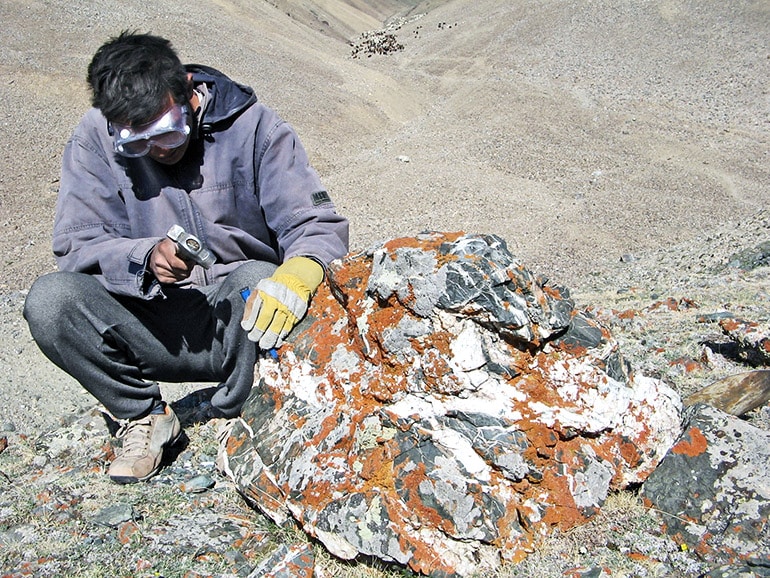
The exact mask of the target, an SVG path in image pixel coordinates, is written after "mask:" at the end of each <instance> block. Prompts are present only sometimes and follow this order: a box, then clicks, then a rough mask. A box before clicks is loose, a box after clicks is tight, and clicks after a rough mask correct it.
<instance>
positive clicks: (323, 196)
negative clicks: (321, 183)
mask: <svg viewBox="0 0 770 578" xmlns="http://www.w3.org/2000/svg"><path fill="white" fill-rule="evenodd" d="M331 202H332V200H331V198H329V193H327V192H326V191H318V192H317V193H313V206H314V207H317V206H318V205H325V204H326V203H331Z"/></svg>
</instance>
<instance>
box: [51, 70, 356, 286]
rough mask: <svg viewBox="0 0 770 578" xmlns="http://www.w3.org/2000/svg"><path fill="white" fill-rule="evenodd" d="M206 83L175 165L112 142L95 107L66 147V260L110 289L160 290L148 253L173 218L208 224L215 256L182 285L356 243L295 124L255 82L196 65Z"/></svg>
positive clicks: (198, 229)
mask: <svg viewBox="0 0 770 578" xmlns="http://www.w3.org/2000/svg"><path fill="white" fill-rule="evenodd" d="M188 70H190V71H191V72H192V73H193V83H194V84H195V85H196V86H198V87H200V88H203V89H204V90H205V91H207V92H208V98H207V103H206V106H205V109H203V110H202V113H201V114H200V115H199V116H198V122H197V126H196V127H195V128H194V129H193V131H194V132H193V138H192V140H191V142H190V146H189V148H188V151H187V153H186V154H185V156H184V158H183V159H182V160H181V161H180V162H179V163H177V164H176V165H172V166H165V165H162V164H159V163H156V162H155V161H153V160H152V159H150V158H148V157H139V158H133V159H130V158H125V157H121V156H119V155H118V154H116V153H115V152H114V151H113V144H112V137H110V135H109V134H108V130H107V121H106V119H105V118H104V116H103V115H102V114H101V112H100V111H99V110H97V109H91V110H90V111H89V112H88V113H86V115H85V116H84V117H83V119H82V120H81V122H80V124H79V125H78V127H77V128H76V129H75V131H74V134H73V135H72V137H71V139H70V140H69V142H68V143H67V146H66V148H65V150H64V157H63V162H62V176H61V183H60V185H61V186H60V190H59V197H58V202H57V206H56V218H55V222H54V233H53V250H54V255H55V256H56V259H57V263H58V265H59V268H60V269H62V270H65V271H80V272H84V273H89V274H92V275H95V276H96V277H97V278H98V279H99V280H100V282H101V283H102V284H103V285H104V286H105V287H106V288H107V290H109V291H110V292H112V293H117V294H122V295H130V296H134V297H142V298H152V297H154V296H157V295H159V294H161V288H160V287H159V286H158V284H157V282H153V281H152V276H151V275H150V274H149V273H148V270H147V263H148V259H149V255H150V252H151V251H152V248H153V247H154V246H155V244H156V243H157V242H158V241H160V240H161V239H162V238H163V237H164V236H165V234H166V231H168V229H169V227H171V225H174V224H179V225H181V226H182V227H184V229H185V230H186V231H187V232H189V233H192V234H194V235H196V236H198V237H199V238H200V239H201V240H202V241H203V242H204V243H205V244H206V245H207V246H208V247H209V249H211V251H212V252H213V253H214V255H215V256H216V258H217V262H216V263H215V264H214V265H213V266H212V267H211V269H209V270H204V269H203V268H202V267H200V266H196V267H195V268H194V270H193V272H192V275H191V276H190V278H189V279H188V280H186V281H185V282H183V283H182V284H183V285H191V286H203V285H208V284H210V283H214V282H217V281H220V280H222V278H223V277H224V276H226V275H227V274H228V273H229V272H230V271H232V270H233V269H235V268H236V267H238V266H239V265H240V264H241V263H243V262H245V261H248V260H261V261H270V262H273V263H276V264H278V263H281V262H283V261H285V260H286V259H288V258H290V257H294V256H298V255H302V256H306V257H311V258H313V259H315V260H317V261H319V262H320V263H322V264H323V265H324V266H325V265H327V264H328V263H329V262H330V261H332V260H334V259H336V258H339V257H342V256H343V255H345V253H346V252H347V250H348V222H347V219H345V218H344V217H342V216H340V215H338V214H337V213H336V211H335V208H334V205H333V203H332V201H331V200H330V198H329V196H328V195H327V194H326V192H325V190H324V188H323V185H322V184H321V182H320V179H319V178H318V175H317V174H316V172H315V171H314V170H313V168H312V167H311V166H310V164H309V161H308V158H307V154H306V152H305V149H304V148H303V146H302V144H301V143H300V141H299V139H298V137H297V135H296V133H295V132H294V130H293V129H292V127H291V126H289V125H288V124H287V123H286V122H284V121H283V120H282V119H281V118H279V117H278V115H277V114H276V113H275V112H274V111H273V110H271V109H269V108H268V107H266V106H264V105H263V104H261V103H259V102H257V99H256V97H255V96H254V92H253V91H252V89H251V88H249V87H246V86H243V85H240V84H237V83H235V82H234V81H232V80H230V79H229V78H227V77H226V76H224V75H223V74H222V73H220V72H218V71H216V70H214V69H212V68H208V67H203V66H199V65H191V66H188Z"/></svg>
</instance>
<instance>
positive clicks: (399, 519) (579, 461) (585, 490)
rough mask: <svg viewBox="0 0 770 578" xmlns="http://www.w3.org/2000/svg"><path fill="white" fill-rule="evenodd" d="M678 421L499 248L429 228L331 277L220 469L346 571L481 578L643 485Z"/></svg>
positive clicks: (605, 336) (235, 433) (659, 395)
mask: <svg viewBox="0 0 770 578" xmlns="http://www.w3.org/2000/svg"><path fill="white" fill-rule="evenodd" d="M680 413H681V402H680V400H679V397H678V395H677V394H676V393H675V392H674V391H672V390H671V389H669V388H668V387H667V386H665V385H664V384H663V383H662V382H660V381H658V380H654V379H650V378H647V377H644V376H642V375H638V374H633V373H632V372H630V371H629V370H628V368H627V367H626V364H625V363H624V362H623V359H622V357H621V354H620V352H619V351H618V346H617V344H616V342H615V341H614V340H613V339H612V337H611V336H610V334H609V333H608V331H607V330H606V329H604V328H603V327H601V326H600V325H598V324H597V322H595V321H594V320H593V319H592V318H591V317H590V315H588V314H587V313H584V312H580V311H578V310H577V309H576V308H575V306H574V303H573V302H572V300H571V299H570V297H569V294H568V292H567V291H566V290H565V289H563V288H560V287H557V286H553V285H550V284H549V283H547V282H546V281H545V280H543V279H539V278H537V277H536V276H534V275H533V274H532V273H531V272H529V271H528V270H527V269H525V268H524V267H523V266H522V265H521V263H519V262H518V261H517V260H516V259H515V258H514V257H513V256H512V255H511V254H510V252H509V251H508V249H507V247H506V245H505V243H504V242H503V241H502V240H501V239H500V238H498V237H495V236H466V235H462V234H459V233H458V234H438V233H431V234H424V235H421V236H418V237H416V238H403V239H395V240H392V241H389V242H387V243H384V244H382V245H379V246H376V247H374V248H372V249H371V250H369V251H366V252H364V253H361V254H358V255H352V256H349V257H348V258H346V259H344V260H342V261H341V262H338V263H335V265H334V266H333V267H332V269H331V271H330V273H329V278H328V283H327V284H325V285H324V286H323V287H322V288H321V289H320V290H319V292H318V294H317V295H316V297H315V299H314V300H313V304H312V306H311V308H310V311H309V313H308V316H307V318H306V319H305V321H304V322H303V323H302V324H301V325H300V326H299V327H298V328H297V329H296V330H295V331H294V333H293V337H292V340H291V342H290V343H287V344H286V345H284V346H283V347H282V348H281V349H280V350H279V355H278V359H277V360H276V359H273V358H271V357H269V356H266V357H265V359H263V360H261V361H260V363H259V365H258V368H257V373H256V383H255V387H254V389H253V391H252V394H251V396H250V398H249V400H248V401H247V403H246V405H245V407H244V410H243V413H242V417H241V418H240V419H239V420H238V421H237V422H236V423H235V425H234V426H233V429H232V431H231V434H230V437H229V439H228V440H227V444H226V452H225V456H224V458H225V459H224V462H225V464H224V467H225V470H226V471H227V472H228V473H229V474H230V475H231V476H232V478H233V479H234V480H235V482H236V483H237V485H238V486H239V488H240V490H241V491H242V493H243V494H244V495H245V496H247V497H248V498H249V499H250V500H252V501H253V502H254V503H255V504H256V506H257V507H258V508H259V509H260V510H261V511H263V512H264V513H265V514H267V515H268V516H270V517H271V518H272V519H273V520H275V521H276V522H279V523H282V522H284V521H286V520H287V519H289V518H294V519H295V520H296V521H297V522H298V523H299V525H300V526H301V527H302V528H303V529H304V530H305V531H306V532H307V533H308V534H310V535H311V536H313V537H315V538H316V539H318V540H319V541H320V542H322V543H323V544H324V545H325V546H326V548H328V550H329V551H330V552H332V553H333V554H335V555H337V556H339V557H342V558H345V559H350V558H353V557H355V556H357V555H359V554H365V555H369V556H375V557H378V558H380V559H382V560H385V561H395V562H398V563H401V564H405V565H408V566H409V567H411V568H412V569H413V570H415V571H418V572H422V573H425V574H430V575H434V576H444V575H468V574H471V573H473V572H477V571H480V570H487V569H492V568H494V567H496V566H497V565H499V563H500V561H501V560H512V561H517V560H521V559H522V558H523V557H524V556H526V554H527V552H530V551H531V550H532V549H533V547H534V546H535V545H536V543H537V542H538V540H540V539H541V538H542V537H543V536H546V535H547V534H548V533H549V532H551V531H552V530H553V529H554V528H559V529H562V530H567V529H569V528H571V527H573V526H575V525H576V524H581V523H583V522H585V521H587V520H588V519H589V518H590V517H591V516H593V515H594V514H595V513H596V512H597V511H598V508H600V507H601V505H602V504H603V502H604V500H605V498H606V497H607V494H608V492H609V491H611V490H613V489H617V488H623V487H625V486H627V485H628V484H636V483H639V482H641V481H643V480H644V479H645V478H646V477H647V476H648V475H649V474H650V473H651V472H652V471H653V470H654V469H655V467H656V466H657V464H658V462H659V461H660V460H661V459H662V458H663V456H664V455H665V453H666V451H667V450H668V449H669V447H671V446H672V445H673V443H674V440H675V439H676V438H677V436H678V435H679V434H680V428H681V425H680V422H681V416H680Z"/></svg>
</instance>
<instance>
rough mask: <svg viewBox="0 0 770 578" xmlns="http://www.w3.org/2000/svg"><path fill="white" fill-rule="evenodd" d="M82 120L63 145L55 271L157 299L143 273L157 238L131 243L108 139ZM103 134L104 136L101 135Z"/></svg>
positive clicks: (112, 289)
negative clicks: (89, 277) (86, 276)
mask: <svg viewBox="0 0 770 578" xmlns="http://www.w3.org/2000/svg"><path fill="white" fill-rule="evenodd" d="M88 126H89V125H88V123H87V121H86V120H85V119H84V121H83V122H81V125H80V126H79V127H78V129H76V131H75V133H74V135H73V136H72V138H71V139H70V140H69V142H68V143H67V145H66V147H65V149H64V155H63V158H62V175H61V181H60V188H59V196H58V200H57V205H56V216H55V220H54V231H53V252H54V256H55V258H56V261H57V264H58V266H59V269H61V270H62V271H76V272H81V273H88V274H90V275H94V276H95V277H96V278H97V279H98V280H99V281H100V282H101V283H102V285H104V287H105V288H106V289H107V290H108V291H110V292H111V293H117V294H122V295H130V296H134V297H142V298H151V297H153V296H155V295H158V294H159V293H160V288H159V286H158V284H157V282H155V283H153V282H152V279H151V278H150V276H149V275H147V273H146V266H147V262H148V259H149V255H150V252H151V251H152V249H153V247H154V246H155V244H156V243H157V242H158V241H159V240H160V239H158V238H142V239H133V238H131V225H130V224H129V220H128V214H127V211H126V206H125V203H124V202H123V199H122V196H121V192H120V189H119V186H118V182H117V179H116V178H115V175H114V172H113V170H112V168H111V166H110V162H109V160H108V155H107V154H106V153H105V145H106V144H107V143H106V139H105V138H103V137H100V135H99V131H98V130H97V129H96V128H93V127H92V128H91V129H88ZM105 133H106V131H105Z"/></svg>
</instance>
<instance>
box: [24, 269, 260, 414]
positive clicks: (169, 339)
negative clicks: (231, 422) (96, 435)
mask: <svg viewBox="0 0 770 578" xmlns="http://www.w3.org/2000/svg"><path fill="white" fill-rule="evenodd" d="M274 270H275V265H273V264H272V263H263V262H249V263H246V264H244V265H242V266H241V267H239V268H238V269H236V270H235V271H233V272H232V273H230V275H228V277H227V278H226V279H225V280H224V281H223V282H221V283H218V284H216V285H212V286H209V287H205V288H202V289H179V288H175V287H165V288H164V289H163V293H164V294H165V295H166V298H165V299H163V298H156V299H151V300H143V299H137V298H131V297H124V296H120V295H113V294H111V293H109V292H107V290H106V289H105V288H104V287H103V286H102V285H101V284H100V283H99V282H98V281H97V280H96V279H95V278H94V277H93V276H91V275H86V274H83V273H68V272H57V273H50V274H48V275H44V276H43V277H40V278H39V279H38V280H37V281H35V283H34V284H33V285H32V287H31V289H30V291H29V294H28V295H27V300H26V303H25V305H24V318H25V319H26V320H27V323H28V324H29V328H30V331H31V333H32V337H33V338H34V339H35V342H36V343H37V344H38V346H39V347H40V349H41V350H42V351H43V353H44V354H45V355H46V356H47V357H48V358H49V359H50V360H51V361H53V362H54V363H55V364H56V365H58V366H59V367H60V368H62V369H63V370H64V371H66V372H67V373H68V374H70V375H71V376H72V377H74V378H75V379H76V380H78V381H79V382H80V384H81V385H82V386H83V387H85V388H86V389H87V390H88V391H89V392H90V393H91V394H92V395H93V396H94V397H96V398H97V399H98V400H99V401H100V402H101V403H102V404H103V405H104V406H105V407H106V408H107V409H108V410H109V411H110V413H112V415H113V416H115V417H116V418H119V419H129V418H136V417H140V416H142V415H144V414H146V413H147V412H149V411H150V409H152V407H153V405H154V404H155V402H156V401H158V400H160V399H161V393H160V388H159V387H158V384H157V381H166V382H172V383H173V382H187V381H189V382H207V381H211V382H220V383H219V386H218V387H217V390H216V392H215V394H214V396H213V398H212V399H211V403H212V405H213V406H214V408H215V409H216V410H218V411H219V412H221V415H223V416H224V417H234V416H236V415H238V413H239V412H240V409H241V406H242V405H243V402H244V401H245V400H246V397H247V396H248V394H249V391H250V390H251V386H252V384H253V382H254V364H255V363H256V361H257V353H258V350H257V346H256V344H255V343H253V342H251V341H249V340H248V339H247V336H246V332H245V331H244V330H243V329H241V326H240V321H241V317H242V316H243V307H244V303H243V299H242V298H241V295H240V290H241V289H242V288H244V287H250V288H253V287H254V286H256V284H257V282H258V281H259V280H260V279H263V278H265V277H268V276H269V275H271V274H272V272H273V271H274Z"/></svg>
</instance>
